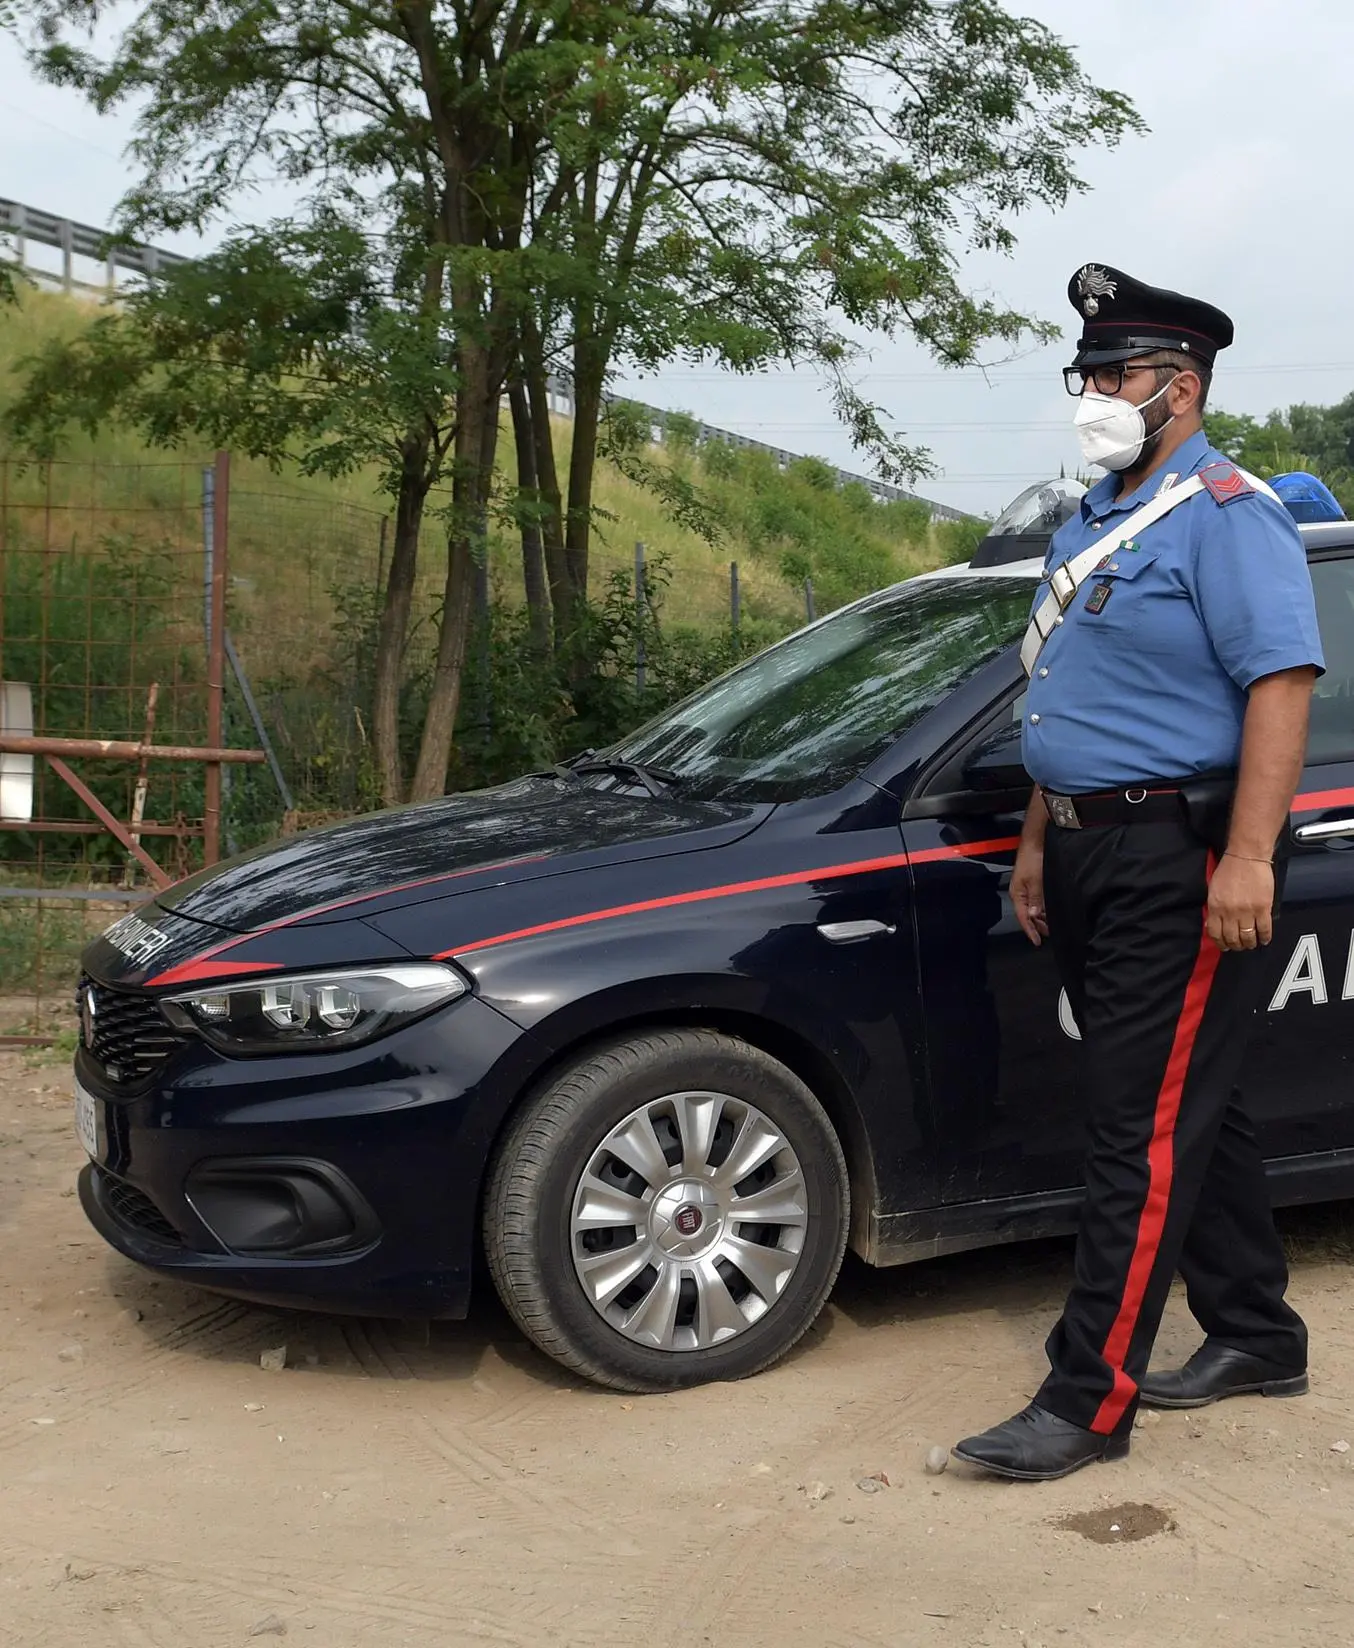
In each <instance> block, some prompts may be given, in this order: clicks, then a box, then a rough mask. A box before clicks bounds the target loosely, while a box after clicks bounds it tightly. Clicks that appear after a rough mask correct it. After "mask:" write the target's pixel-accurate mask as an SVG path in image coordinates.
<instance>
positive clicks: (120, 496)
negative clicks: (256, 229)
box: [0, 458, 813, 1041]
mask: <svg viewBox="0 0 1354 1648" xmlns="http://www.w3.org/2000/svg"><path fill="white" fill-rule="evenodd" d="M446 530H447V529H446V521H445V518H444V516H443V513H442V512H441V510H440V508H439V500H438V499H437V498H434V499H433V500H432V502H431V504H430V507H429V511H428V514H427V517H426V519H425V522H424V526H423V533H422V543H421V547H420V572H419V578H418V583H417V586H416V593H415V599H414V606H413V614H412V620H411V625H410V631H409V637H408V642H407V645H406V647H405V652H404V660H403V671H404V676H405V681H406V689H407V690H406V698H407V700H408V709H407V712H406V713H407V719H408V722H409V725H408V727H407V728H406V729H405V731H406V733H407V735H408V743H409V748H410V751H411V752H412V750H413V749H414V747H415V746H416V742H417V736H418V728H419V721H420V705H421V702H422V699H421V698H420V686H419V683H421V682H422V683H425V684H426V682H427V681H428V680H430V678H431V674H432V666H433V661H434V657H435V654H436V646H437V634H438V623H439V618H440V609H441V600H442V585H443V580H444V578H445V574H446V566H447V549H446ZM390 534H391V520H390V517H389V515H388V514H387V513H386V512H385V511H383V510H382V509H381V508H380V507H379V506H372V505H370V504H365V503H359V502H355V501H351V500H349V499H347V498H345V497H344V496H343V495H342V493H341V490H340V489H339V488H337V487H334V486H328V485H326V484H325V483H322V482H312V483H308V485H305V484H303V485H297V484H292V485H284V484H282V483H280V482H278V481H276V480H274V479H273V478H271V477H270V476H268V475H267V474H260V473H259V472H258V471H257V470H253V471H251V470H250V469H249V468H248V467H247V466H246V467H245V468H244V470H243V473H242V474H239V475H237V476H236V477H235V478H234V480H233V481H232V480H231V479H230V478H229V466H228V464H225V463H224V461H221V460H219V461H218V462H216V463H215V464H213V463H210V462H205V461H204V460H203V459H201V458H196V459H185V460H182V461H176V462H158V463H132V464H111V463H96V462H52V463H36V462H25V461H21V460H18V459H14V458H9V459H6V458H0V1040H5V1039H9V1040H11V1041H12V1040H14V1039H15V1038H19V1039H26V1038H50V1037H51V1036H52V1035H53V1034H60V1033H61V1032H62V1031H63V1030H65V1031H68V1032H69V1031H72V1030H73V1027H74V1018H73V1012H72V993H73V986H74V984H75V981H76V975H77V971H78V965H77V963H78V956H79V952H80V950H81V948H82V947H83V945H84V944H85V943H86V942H87V940H88V939H89V938H90V937H92V936H93V935H94V934H96V933H97V932H99V931H100V930H102V928H103V927H105V926H107V925H108V924H109V922H110V921H112V920H113V919H115V918H116V917H117V916H118V915H120V914H122V913H124V912H125V911H126V910H127V909H128V908H129V907H132V906H134V905H135V904H137V903H139V902H141V901H143V900H144V899H146V898H147V897H149V896H150V895H151V894H152V893H153V892H154V890H155V887H156V886H157V885H162V884H164V883H166V882H168V881H170V880H172V879H176V878H178V877H180V876H183V875H186V874H189V873H191V872H192V871H193V870H195V869H197V868H198V867H199V866H201V865H202V864H203V863H204V862H211V861H212V860H213V859H214V857H215V856H216V851H217V845H218V840H219V848H220V851H221V852H223V853H227V854H230V853H234V852H235V851H238V850H241V849H244V848H248V847H251V846H254V845H256V844H258V843H261V842H264V841H267V840H270V839H273V838H275V837H276V836H277V835H278V834H279V833H285V832H286V831H289V830H292V829H296V828H305V827H308V826H310V825H313V824H316V823H320V822H323V821H325V820H326V819H328V818H330V817H337V816H343V815H346V814H350V813H352V812H355V811H361V810H365V809H367V808H370V807H372V806H374V805H377V804H378V801H379V795H378V789H377V784H376V779H375V773H374V763H373V761H372V758H371V751H370V740H369V729H368V726H367V723H366V717H367V715H368V706H369V704H370V698H371V683H372V675H373V667H374V654H375V645H376V635H377V626H378V622H379V615H380V608H381V599H382V589H383V585H384V581H385V575H386V571H387V568H388V564H389V555H390V552H391V547H392V546H391V542H390ZM596 561H597V565H596V568H595V573H596V577H597V580H598V584H599V586H608V585H610V586H613V595H616V596H617V600H618V601H619V607H620V609H624V608H625V605H626V602H627V601H628V602H630V603H631V608H632V609H637V610H631V611H630V612H629V615H628V617H627V616H626V613H625V611H624V610H622V611H621V618H620V620H619V621H620V622H621V624H622V628H623V629H624V626H625V625H626V624H628V625H629V628H628V629H625V636H628V638H629V639H624V638H623V639H622V641H621V643H620V645H619V647H618V648H613V651H614V653H615V656H614V657H611V658H610V661H609V662H608V663H607V664H606V666H605V667H606V668H609V669H612V670H613V671H615V672H616V673H618V674H619V675H621V676H624V675H625V673H626V672H627V671H628V672H629V676H630V688H629V689H628V693H629V695H628V697H627V698H626V700H625V706H626V707H625V708H623V709H622V710H621V711H620V712H616V711H615V710H614V706H613V707H612V709H611V710H609V711H608V713H610V714H611V715H612V718H613V719H614V718H615V714H616V713H620V714H622V715H624V714H628V713H630V711H631V710H632V709H635V708H642V707H644V706H645V705H647V704H648V701H649V700H648V698H646V696H645V694H646V693H647V694H648V695H649V697H652V696H653V694H654V692H655V690H658V691H660V692H661V691H663V690H668V689H669V688H670V687H671V683H668V684H667V686H666V687H665V686H664V685H663V684H662V683H660V684H659V685H658V687H657V689H655V683H654V681H653V679H652V677H653V675H654V658H653V656H652V653H650V652H646V637H649V638H650V640H652V638H654V637H655V636H656V634H657V630H656V628H655V627H654V626H655V625H656V623H657V611H658V605H659V603H661V602H664V601H666V607H665V622H671V623H672V624H674V625H676V626H679V627H680V626H681V624H682V622H683V619H684V617H685V618H686V619H687V621H688V622H689V623H690V624H692V625H694V626H695V627H697V628H701V629H703V630H708V629H709V628H710V627H711V625H712V621H713V626H714V627H715V628H716V629H717V628H718V626H719V624H720V622H721V619H720V616H719V613H720V609H721V607H722V609H723V614H724V617H723V619H722V622H723V624H724V625H725V626H731V628H732V630H733V631H734V632H735V635H734V640H735V643H736V641H737V634H736V632H737V631H738V628H739V624H740V621H741V622H744V623H746V621H747V615H746V611H745V606H746V591H747V588H748V584H747V577H746V572H745V574H744V576H743V578H742V579H740V576H739V573H738V571H737V569H736V568H730V569H729V573H728V577H729V579H730V584H729V588H728V589H727V590H726V591H725V592H724V593H723V594H722V595H721V594H720V592H719V590H718V589H717V588H714V589H712V588H711V580H710V579H709V578H708V577H703V578H700V579H678V580H676V581H675V582H674V583H673V584H672V587H671V588H670V589H665V581H666V580H665V576H659V577H656V578H652V579H651V578H650V576H649V574H647V573H645V572H644V571H643V570H642V569H643V556H642V553H641V555H640V557H639V558H638V559H636V558H635V556H634V546H633V543H632V544H631V545H630V546H629V547H627V548H625V551H624V555H623V556H622V555H621V551H620V546H616V545H611V546H610V547H608V546H607V545H606V543H605V541H603V543H602V544H601V546H600V547H599V553H598V555H597V557H596ZM613 563H615V564H613ZM660 565H661V563H660ZM712 570H713V569H712ZM626 579H629V580H631V582H630V585H629V593H628V594H627V593H626V591H625V590H620V591H619V594H618V595H617V589H618V587H619V586H618V585H617V584H616V581H617V580H619V581H620V583H625V581H626ZM715 582H716V583H717V579H716V580H715ZM773 582H774V581H773ZM214 584H215V594H214ZM641 587H642V590H643V598H642V599H641V600H639V601H636V600H635V599H634V595H635V590H636V589H637V588H641ZM522 591H523V580H522V564H521V549H520V544H517V543H514V541H513V536H512V534H511V533H508V532H499V533H494V534H491V540H490V544H489V553H488V558H487V564H486V565H485V566H484V567H483V568H481V570H480V573H479V575H478V577H477V579H476V598H475V607H476V610H475V617H474V624H475V634H474V636H473V637H472V639H471V644H470V646H469V648H468V651H467V661H466V675H465V683H464V688H463V692H462V713H461V722H460V726H459V728H458V737H457V753H456V755H455V756H454V758H453V766H452V771H451V774H450V782H451V783H452V785H453V786H461V785H465V784H469V783H475V782H484V781H489V780H492V779H494V778H496V777H501V776H507V775H509V774H508V768H511V769H512V771H513V772H516V771H518V770H522V768H523V767H524V766H526V765H529V764H532V762H533V759H534V752H535V745H534V743H533V738H534V737H535V734H534V733H533V731H532V728H531V725H530V723H531V722H532V720H533V717H534V716H535V715H536V711H537V703H536V699H537V698H538V697H539V695H540V682H539V681H537V680H536V679H535V678H534V677H532V676H531V675H530V672H529V671H527V672H525V673H524V672H523V670H522V669H521V668H520V667H519V666H520V665H521V662H522V660H521V657H520V656H519V655H520V654H521V652H522V650H523V649H522V646H521V645H520V642H521V640H522V637H523V636H524V635H525V627H524V626H523V625H521V624H520V622H519V620H518V618H517V617H515V616H514V614H518V615H520V612H521V605H522V599H523V594H522ZM646 601H647V602H650V603H651V604H652V609H653V610H651V611H645V610H644V605H645V602H646ZM773 601H775V602H779V604H780V606H783V607H784V608H785V612H784V613H783V614H781V613H780V612H779V608H777V609H776V611H777V616H776V618H775V620H774V622H775V624H776V625H777V626H778V629H779V630H781V631H783V629H786V628H789V627H791V625H792V623H793V622H794V619H795V608H796V606H798V608H799V612H800V613H801V614H802V613H803V612H804V610H805V603H808V607H809V611H810V612H811V611H812V601H813V594H812V589H811V586H809V587H807V588H806V589H805V591H804V593H803V594H802V595H801V594H799V593H798V592H796V591H795V590H794V589H793V588H792V587H790V586H788V585H786V586H783V587H780V588H773V587H772V584H771V583H768V584H767V590H766V591H763V590H762V588H761V586H755V595H754V602H755V603H756V604H759V605H765V606H766V607H767V610H768V611H770V610H771V602H773ZM214 603H215V604H214ZM688 609H690V610H689V611H688ZM218 627H219V630H220V634H219V637H217V635H216V630H217V628H218ZM627 647H628V648H629V649H630V651H629V653H628V654H627V650H626V649H627ZM734 650H735V651H736V650H737V648H736V645H735V648H734ZM711 657H713V654H712V655H711ZM627 658H628V661H627ZM709 664H710V659H709V658H706V657H705V655H704V654H702V655H701V656H700V657H699V658H693V660H691V661H689V670H690V671H692V672H695V673H697V674H698V673H699V672H700V671H701V670H704V671H705V673H707V674H708V673H709ZM646 672H647V673H646ZM510 693H515V694H516V696H517V699H518V700H519V701H520V702H518V703H516V704H509V703H508V701H507V699H508V695H509V694H510ZM496 694H497V695H498V697H497V698H496V696H495V695H496ZM514 716H517V721H514V720H513V717H514ZM602 730H603V731H605V730H606V728H605V727H604V728H603V729H602ZM616 730H617V732H619V731H623V730H625V729H624V728H623V727H622V728H618V729H616ZM585 735H586V736H587V737H588V738H589V739H590V740H591V741H596V739H597V736H598V735H597V729H596V728H595V727H594V728H592V729H591V730H590V731H589V729H587V728H581V729H580V737H582V736H585ZM25 739H26V740H27V741H28V744H29V745H30V746H32V744H33V741H35V740H36V741H42V740H47V741H49V742H51V743H53V744H59V747H57V748H55V749H48V748H46V747H37V748H29V749H25V748H23V744H24V740H25ZM89 740H111V741H115V742H118V743H121V744H123V745H124V746H134V747H135V748H134V749H133V750H132V752H131V756H130V758H129V759H122V760H105V759H98V758H96V757H95V755H94V753H93V751H92V750H91V749H90V748H75V747H72V744H71V741H89ZM16 741H17V743H18V745H19V747H18V748H16ZM547 742H548V739H547ZM147 745H150V746H153V747H154V749H155V751H156V755H155V757H154V758H148V757H145V756H139V755H138V753H137V751H138V750H139V749H140V748H141V747H144V746H147ZM218 745H219V746H226V747H227V751H226V752H225V753H230V752H231V751H232V750H233V752H235V753H239V752H240V751H241V750H244V749H248V750H253V751H255V752H256V754H257V763H256V764H252V765H224V766H223V765H221V763H220V762H219V761H218V760H215V759H208V756H209V753H210V751H211V749H213V748H215V747H217V746H218ZM165 746H171V747H174V748H175V749H178V750H181V751H183V752H185V753H183V754H181V755H180V756H179V757H177V758H175V759H163V758H162V754H163V750H164V748H165ZM580 747H581V746H580ZM191 752H196V754H195V755H193V754H192V753H191ZM265 754H266V757H267V759H266V760H265ZM547 758H549V757H547Z"/></svg>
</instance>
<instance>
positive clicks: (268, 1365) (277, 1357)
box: [259, 1345, 287, 1373]
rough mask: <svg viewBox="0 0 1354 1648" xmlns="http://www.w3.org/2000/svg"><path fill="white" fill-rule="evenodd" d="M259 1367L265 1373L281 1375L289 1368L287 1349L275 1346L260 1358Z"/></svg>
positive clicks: (283, 1346)
mask: <svg viewBox="0 0 1354 1648" xmlns="http://www.w3.org/2000/svg"><path fill="white" fill-rule="evenodd" d="M259 1366H260V1367H261V1368H262V1369H263V1371H264V1372H265V1373H281V1372H282V1371H283V1370H284V1369H285V1368H286V1366H287V1347H286V1346H285V1345H274V1346H273V1348H272V1349H271V1350H266V1351H264V1353H263V1354H262V1356H260V1357H259Z"/></svg>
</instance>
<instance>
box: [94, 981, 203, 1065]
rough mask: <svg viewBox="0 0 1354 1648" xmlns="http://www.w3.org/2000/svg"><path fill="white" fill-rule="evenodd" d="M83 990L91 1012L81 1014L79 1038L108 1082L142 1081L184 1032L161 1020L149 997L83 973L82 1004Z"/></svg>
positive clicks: (171, 1050) (180, 1043) (173, 1046)
mask: <svg viewBox="0 0 1354 1648" xmlns="http://www.w3.org/2000/svg"><path fill="white" fill-rule="evenodd" d="M86 996H88V998H89V1000H90V1005H91V1006H92V1007H93V1012H92V1013H87V1012H84V1011H83V1010H82V1012H81V1015H80V1017H81V1030H82V1035H83V1039H84V1044H85V1047H86V1048H87V1049H88V1051H89V1055H90V1057H91V1058H92V1059H93V1060H94V1062H95V1063H96V1064H97V1065H99V1066H100V1068H101V1069H102V1070H103V1073H104V1075H105V1076H106V1077H107V1078H108V1080H109V1081H110V1082H114V1083H116V1084H118V1085H120V1086H123V1087H130V1086H133V1085H134V1084H135V1083H137V1082H140V1081H144V1080H145V1078H146V1077H147V1076H149V1075H150V1074H151V1073H152V1071H154V1070H157V1069H158V1068H159V1067H160V1065H162V1064H163V1063H164V1061H165V1060H166V1059H167V1058H168V1057H169V1055H170V1054H171V1053H172V1052H173V1051H174V1049H175V1048H176V1047H180V1046H182V1044H183V1037H182V1036H180V1035H179V1034H178V1033H177V1032H176V1031H175V1030H173V1029H172V1028H171V1027H170V1026H169V1025H168V1024H167V1023H166V1022H165V1019H164V1017H163V1015H162V1014H161V1012H160V1009H159V1008H158V1007H157V1006H156V1004H155V1000H154V998H153V997H151V996H141V995H132V994H130V993H129V992H127V991H124V990H105V989H104V988H103V986H102V985H98V984H92V983H91V982H90V981H89V980H88V979H82V980H81V983H80V998H79V999H80V1002H81V1005H82V1009H83V1004H84V1001H85V998H86Z"/></svg>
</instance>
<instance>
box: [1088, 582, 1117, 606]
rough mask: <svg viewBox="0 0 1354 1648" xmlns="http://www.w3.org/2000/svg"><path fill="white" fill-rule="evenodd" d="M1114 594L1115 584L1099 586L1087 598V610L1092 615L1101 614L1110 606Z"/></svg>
mask: <svg viewBox="0 0 1354 1648" xmlns="http://www.w3.org/2000/svg"><path fill="white" fill-rule="evenodd" d="M1113 594H1114V585H1113V584H1097V585H1096V586H1095V588H1094V589H1093V590H1092V591H1091V593H1090V594H1089V595H1088V596H1087V597H1086V610H1087V612H1090V613H1101V612H1103V611H1104V610H1105V608H1106V607H1107V606H1108V605H1109V601H1110V596H1111V595H1113Z"/></svg>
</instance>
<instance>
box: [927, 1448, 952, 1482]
mask: <svg viewBox="0 0 1354 1648" xmlns="http://www.w3.org/2000/svg"><path fill="white" fill-rule="evenodd" d="M949 1463H950V1456H949V1453H948V1452H947V1450H946V1449H944V1448H942V1447H941V1446H940V1444H939V1443H937V1444H936V1446H935V1447H934V1448H932V1449H931V1450H930V1451H929V1452H928V1453H927V1455H926V1465H925V1467H924V1468H925V1471H926V1474H927V1476H939V1475H940V1473H941V1472H942V1471H943V1470H945V1468H946V1467H947V1466H948V1465H949Z"/></svg>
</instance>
